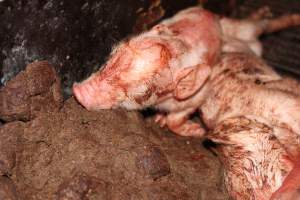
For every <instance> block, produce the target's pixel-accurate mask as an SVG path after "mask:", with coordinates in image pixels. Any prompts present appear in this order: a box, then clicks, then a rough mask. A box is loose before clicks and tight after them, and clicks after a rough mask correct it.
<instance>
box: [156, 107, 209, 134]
mask: <svg viewBox="0 0 300 200" xmlns="http://www.w3.org/2000/svg"><path fill="white" fill-rule="evenodd" d="M195 110H196V109H193V108H191V109H186V110H184V111H180V112H172V113H169V114H168V115H165V116H164V115H162V114H158V115H157V116H156V118H155V121H156V122H157V123H159V124H160V126H161V127H163V126H167V127H168V128H169V129H170V130H171V131H173V132H174V133H176V134H178V135H181V136H193V137H202V136H203V135H204V134H205V130H204V129H203V128H202V127H201V125H200V124H199V123H196V122H193V121H192V120H188V118H189V115H190V114H191V113H193V112H195Z"/></svg>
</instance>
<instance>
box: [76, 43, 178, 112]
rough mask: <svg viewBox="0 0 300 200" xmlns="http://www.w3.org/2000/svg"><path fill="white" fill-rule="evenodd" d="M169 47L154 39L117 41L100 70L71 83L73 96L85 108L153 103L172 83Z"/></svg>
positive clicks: (135, 106) (141, 105) (126, 106)
mask: <svg viewBox="0 0 300 200" xmlns="http://www.w3.org/2000/svg"><path fill="white" fill-rule="evenodd" d="M169 58H170V55H169V51H168V49H167V47H165V46H164V45H163V44H162V43H160V42H157V41H156V40H155V39H151V38H149V39H145V38H143V40H139V39H138V38H137V39H135V40H130V41H129V42H125V43H122V44H120V45H119V46H118V47H117V48H116V49H115V50H114V51H113V52H112V55H111V58H110V59H109V60H108V62H107V63H106V65H105V66H104V67H103V70H101V71H98V72H96V73H95V74H93V75H92V76H91V77H89V78H88V79H87V80H85V81H83V82H82V83H75V84H74V85H73V93H74V95H75V97H76V99H77V100H78V101H79V102H80V103H81V104H82V105H83V106H85V107H86V108H87V109H88V110H99V109H112V108H117V107H124V108H126V109H141V108H144V107H147V106H151V105H154V104H155V103H156V102H157V100H158V99H159V97H160V95H162V94H164V93H167V92H168V91H169V90H171V89H172V87H173V81H172V73H171V71H170V67H169V65H168V63H169Z"/></svg>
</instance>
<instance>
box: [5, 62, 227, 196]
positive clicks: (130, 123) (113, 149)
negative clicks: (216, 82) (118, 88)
mask: <svg viewBox="0 0 300 200" xmlns="http://www.w3.org/2000/svg"><path fill="white" fill-rule="evenodd" d="M45 73H46V74H48V76H47V77H49V78H48V79H47V80H46V79H45V80H44V81H43V83H44V84H41V87H37V84H30V83H37V81H41V80H40V77H45V76H44V75H45ZM58 85H59V78H58V77H57V75H56V74H55V73H54V71H53V70H52V67H51V66H50V65H49V64H47V63H46V62H36V63H34V64H31V65H29V66H27V68H26V70H25V71H23V72H22V73H20V74H19V75H18V76H17V77H15V79H13V80H11V81H10V82H8V84H7V85H6V87H3V88H1V89H0V98H1V101H0V102H1V104H0V110H1V116H0V117H1V119H2V120H3V121H6V122H7V123H5V124H4V125H2V126H1V127H0V174H1V175H2V176H1V177H0V199H9V200H16V199H19V200H22V199H24V200H33V199H34V200H37V199H40V200H42V199H43V200H45V199H61V200H81V199H82V200H85V199H89V200H92V199H107V200H112V199H124V200H129V199H131V200H135V199H136V200H154V199H155V200H172V199H174V200H175V199H176V200H185V199H189V200H196V199H197V200H205V199H207V200H225V199H228V198H227V195H226V192H225V190H224V187H223V185H222V183H223V182H222V173H223V172H222V168H221V166H220V163H219V161H218V160H217V157H216V156H214V155H213V154H212V153H211V152H210V151H208V150H206V149H205V148H204V147H203V146H202V144H201V141H200V140H198V139H191V138H184V137H178V136H175V135H173V134H171V133H168V132H167V131H165V130H162V129H160V128H159V127H157V125H155V124H153V122H152V120H151V119H148V120H145V119H144V118H143V117H142V115H141V114H140V113H137V112H127V111H124V110H113V111H109V110H103V111H100V112H89V111H87V110H85V109H84V108H83V107H82V106H81V105H79V104H78V103H77V102H76V101H75V100H74V98H70V99H68V100H66V101H65V102H63V103H62V97H61V95H59V93H58V87H57V86H58ZM24 86H26V87H24ZM20 97H22V98H20ZM41 102H43V103H41ZM12 105H14V106H12ZM21 108H22V109H21Z"/></svg>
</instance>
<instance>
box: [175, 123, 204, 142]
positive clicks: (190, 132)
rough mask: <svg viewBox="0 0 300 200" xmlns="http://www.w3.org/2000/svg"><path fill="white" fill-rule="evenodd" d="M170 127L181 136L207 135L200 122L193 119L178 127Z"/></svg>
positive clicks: (199, 136)
mask: <svg viewBox="0 0 300 200" xmlns="http://www.w3.org/2000/svg"><path fill="white" fill-rule="evenodd" d="M170 129H171V130H172V131H173V132H175V133H177V134H178V135H181V136H186V137H197V138H201V137H203V136H204V135H205V130H204V129H203V128H202V127H201V126H200V124H198V123H195V122H193V121H187V122H185V123H184V124H182V125H180V126H178V127H175V128H174V127H173V128H172V127H170Z"/></svg>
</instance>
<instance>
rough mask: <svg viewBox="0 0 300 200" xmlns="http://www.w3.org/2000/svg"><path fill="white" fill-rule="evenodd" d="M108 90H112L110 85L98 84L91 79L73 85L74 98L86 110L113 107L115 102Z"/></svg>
mask: <svg viewBox="0 0 300 200" xmlns="http://www.w3.org/2000/svg"><path fill="white" fill-rule="evenodd" d="M110 91H114V90H113V88H112V87H111V86H109V85H108V84H106V85H105V86H102V85H99V84H97V83H96V82H95V80H93V79H91V80H86V81H84V82H82V83H75V84H74V85H73V94H74V96H75V98H76V99H77V101H79V103H80V104H82V105H83V106H84V107H85V108H86V109H88V110H100V109H111V108H113V106H114V105H115V104H116V102H115V100H114V98H113V97H112V94H111V92H110Z"/></svg>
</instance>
